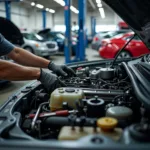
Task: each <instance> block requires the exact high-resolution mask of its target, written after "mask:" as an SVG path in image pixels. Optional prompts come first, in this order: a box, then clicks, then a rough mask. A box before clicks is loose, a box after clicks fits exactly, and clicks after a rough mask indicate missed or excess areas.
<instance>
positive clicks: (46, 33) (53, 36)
mask: <svg viewBox="0 0 150 150" xmlns="http://www.w3.org/2000/svg"><path fill="white" fill-rule="evenodd" d="M38 34H39V35H41V36H42V37H43V38H44V39H47V40H50V41H56V42H57V43H58V46H59V51H61V52H64V46H65V36H64V35H63V33H61V32H55V31H51V30H50V29H44V30H42V31H39V32H38ZM77 41H78V40H77V38H76V37H72V43H71V44H72V46H71V48H72V52H73V53H74V54H75V52H76V48H77Z"/></svg>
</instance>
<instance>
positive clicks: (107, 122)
mask: <svg viewBox="0 0 150 150" xmlns="http://www.w3.org/2000/svg"><path fill="white" fill-rule="evenodd" d="M117 124H118V121H117V119H115V118H110V117H103V118H100V119H98V120H97V126H98V127H100V128H101V129H102V130H104V131H110V130H113V129H114V128H115V127H116V126H117Z"/></svg>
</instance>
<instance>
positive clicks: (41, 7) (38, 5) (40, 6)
mask: <svg viewBox="0 0 150 150" xmlns="http://www.w3.org/2000/svg"><path fill="white" fill-rule="evenodd" d="M36 7H37V8H40V9H43V8H44V6H43V5H41V4H36Z"/></svg>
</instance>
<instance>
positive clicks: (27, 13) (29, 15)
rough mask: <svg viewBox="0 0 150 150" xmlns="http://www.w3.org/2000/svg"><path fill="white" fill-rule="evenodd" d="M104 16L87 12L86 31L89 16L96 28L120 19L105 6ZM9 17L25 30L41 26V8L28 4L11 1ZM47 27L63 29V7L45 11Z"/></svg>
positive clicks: (75, 17)
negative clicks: (94, 22)
mask: <svg viewBox="0 0 150 150" xmlns="http://www.w3.org/2000/svg"><path fill="white" fill-rule="evenodd" d="M105 14H106V18H105V19H101V17H100V13H99V12H98V11H97V12H92V11H91V12H88V13H87V16H88V17H87V18H86V27H87V29H88V33H89V34H90V33H91V17H92V16H95V17H96V20H97V21H96V22H97V28H98V29H99V27H100V26H103V25H104V26H105V25H117V24H118V22H119V21H121V19H120V18H119V17H118V16H117V15H116V14H115V13H114V12H113V11H112V10H111V9H110V8H108V7H106V8H105ZM0 16H3V17H5V5H4V2H0ZM11 18H12V21H13V22H14V23H15V24H16V25H17V26H18V27H19V28H20V29H27V30H30V31H32V30H40V29H42V27H43V24H42V13H41V10H39V9H36V8H35V7H31V6H30V5H24V4H22V3H18V2H13V3H12V4H11ZM71 19H72V23H73V22H74V21H76V22H78V15H77V14H75V13H73V12H72V18H71ZM46 26H47V28H51V29H55V27H56V26H57V29H58V30H59V29H60V31H62V30H65V27H64V10H63V8H62V9H60V10H57V11H56V13H55V14H54V15H53V14H51V13H47V24H46Z"/></svg>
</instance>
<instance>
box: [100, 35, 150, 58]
mask: <svg viewBox="0 0 150 150" xmlns="http://www.w3.org/2000/svg"><path fill="white" fill-rule="evenodd" d="M133 34H134V33H133V32H130V33H126V34H119V35H117V36H115V37H114V38H112V39H110V40H103V41H102V46H101V48H100V49H99V55H100V56H101V57H103V58H114V57H115V56H116V54H117V53H118V51H119V50H120V49H121V48H122V47H123V46H124V45H125V44H126V42H127V41H128V40H129V39H130V38H131V37H132V36H133ZM149 52H150V51H149V50H148V48H147V47H146V46H145V44H144V43H143V42H142V41H141V40H140V39H139V38H138V37H137V36H136V37H135V38H134V39H133V40H132V41H131V42H130V43H129V44H128V46H127V47H126V48H125V50H124V51H122V52H121V53H120V55H119V56H118V58H129V57H136V56H140V55H143V54H146V53H149Z"/></svg>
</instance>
